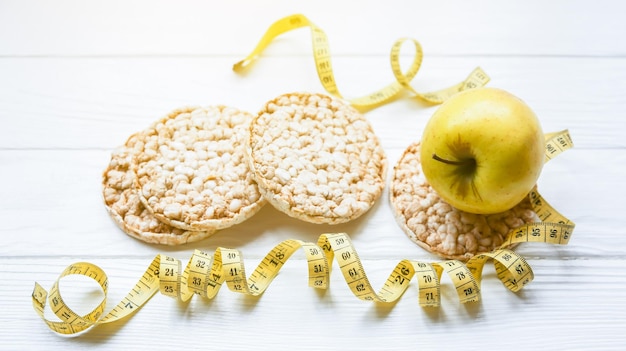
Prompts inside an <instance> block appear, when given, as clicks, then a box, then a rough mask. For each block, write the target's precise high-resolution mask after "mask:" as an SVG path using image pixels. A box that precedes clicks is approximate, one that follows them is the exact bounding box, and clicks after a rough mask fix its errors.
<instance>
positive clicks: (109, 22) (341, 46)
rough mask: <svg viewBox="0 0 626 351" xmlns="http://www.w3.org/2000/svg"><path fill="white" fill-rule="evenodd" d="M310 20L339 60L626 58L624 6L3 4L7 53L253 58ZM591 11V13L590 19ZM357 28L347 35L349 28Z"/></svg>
mask: <svg viewBox="0 0 626 351" xmlns="http://www.w3.org/2000/svg"><path fill="white" fill-rule="evenodd" d="M293 13H304V14H305V15H307V16H308V17H309V18H310V19H311V20H312V21H313V22H315V23H316V24H317V25H319V26H320V27H321V28H322V29H324V30H325V31H326V33H327V34H328V36H329V40H330V45H331V49H332V51H333V52H334V53H336V54H339V55H372V54H376V55H386V54H387V52H388V51H389V49H390V47H391V45H392V43H393V42H394V41H395V40H396V39H397V38H400V37H414V38H417V39H419V40H420V41H421V42H422V44H423V45H424V47H425V48H426V50H427V52H429V53H432V54H437V55H498V56H501V55H524V56H526V55H530V56H535V55H557V56H561V55H573V56H580V55H582V56H587V55H591V56H606V55H610V56H623V55H624V54H626V45H624V41H623V40H622V34H623V33H625V32H626V24H625V23H624V21H623V20H622V16H621V14H623V13H624V6H623V5H622V4H620V3H619V2H614V1H609V0H599V1H595V2H593V4H592V6H590V3H589V2H587V1H563V0H561V1H550V2H547V3H546V2H545V1H541V0H533V1H523V2H521V1H518V2H501V1H496V0H490V1H481V2H480V3H474V2H466V1H462V0H456V1H447V2H445V3H439V2H433V1H431V2H417V3H416V2H415V1H406V0H405V1H396V2H394V3H390V4H385V5H381V4H380V3H377V2H376V3H374V2H369V1H368V2H359V3H358V4H355V3H353V2H343V1H342V2H337V1H332V0H325V1H316V2H308V3H307V2H305V3H301V2H298V3H296V2H292V1H286V0H280V1H272V2H270V3H265V2H264V3H263V4H261V3H258V2H255V1H252V0H247V1H236V2H216V1H197V0H194V1H177V2H176V3H175V4H173V3H171V2H168V1H163V0H159V1H133V2H132V4H129V3H128V2H126V1H120V0H115V1H107V2H106V3H86V2H83V1H77V0H63V1H55V2H54V3H51V2H47V1H41V0H29V1H16V0H12V1H3V2H2V4H0V43H2V45H0V55H3V56H14V55H26V56H50V55H52V56H76V55H81V56H83V55H88V56H111V55H113V56H118V55H124V56H128V55H130V56H143V55H151V56H153V55H224V54H232V53H236V54H239V55H242V54H247V53H248V52H249V51H250V50H251V49H252V47H253V46H254V45H255V44H256V42H257V41H258V40H259V39H260V37H261V35H262V33H263V32H264V31H265V30H266V29H267V27H268V26H269V25H270V24H271V23H272V22H274V21H275V20H278V19H279V18H281V17H283V16H287V15H290V14H293ZM583 14H584V15H583ZM346 28H349V30H346ZM285 38H289V39H294V38H295V39H296V40H297V43H293V42H290V40H280V41H279V42H277V43H276V45H273V46H272V47H271V48H270V50H268V54H271V55H308V53H309V52H310V50H311V49H310V43H309V34H308V33H307V32H306V30H301V31H298V32H294V33H289V34H287V35H286V36H285Z"/></svg>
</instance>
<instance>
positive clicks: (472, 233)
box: [389, 142, 539, 261]
mask: <svg viewBox="0 0 626 351" xmlns="http://www.w3.org/2000/svg"><path fill="white" fill-rule="evenodd" d="M390 182H391V184H390V189H389V192H390V194H389V200H390V202H391V207H392V209H393V211H394V215H395V217H396V219H397V221H398V223H399V224H400V227H402V229H403V230H404V232H405V233H406V234H407V235H408V236H409V238H410V239H411V240H412V241H413V242H415V243H417V244H418V245H419V246H421V247H422V248H424V249H426V250H427V251H429V252H431V253H434V254H436V255H438V256H440V257H443V258H447V259H457V260H462V261H467V260H468V259H469V258H471V257H472V256H474V255H476V254H478V253H481V252H489V251H493V250H494V249H496V248H499V247H500V246H501V245H502V243H503V242H504V239H505V237H506V235H507V234H508V233H509V232H510V231H511V230H513V229H515V228H518V227H520V226H522V225H524V224H525V223H531V222H537V221H539V217H538V216H537V214H536V213H535V212H534V211H533V210H532V209H531V205H530V200H529V199H528V198H525V199H524V200H523V201H522V202H520V203H519V204H518V205H516V206H515V207H513V208H512V209H510V210H508V211H505V212H502V213H497V214H491V215H478V214H473V213H467V212H463V211H461V210H458V209H456V208H453V207H452V206H450V205H449V204H448V203H446V202H444V201H443V200H442V199H441V198H440V197H439V195H438V194H437V193H436V192H435V190H434V189H433V188H432V187H431V186H430V184H428V182H427V180H426V178H425V177H424V174H423V173H422V166H421V163H420V143H419V142H416V143H414V144H412V145H410V146H409V147H408V148H407V149H406V150H405V151H404V153H403V155H402V157H401V158H400V160H399V161H398V163H397V164H396V166H395V167H394V170H393V175H392V178H391V181H390Z"/></svg>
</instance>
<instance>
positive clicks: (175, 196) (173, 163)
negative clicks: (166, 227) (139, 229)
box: [134, 106, 265, 231]
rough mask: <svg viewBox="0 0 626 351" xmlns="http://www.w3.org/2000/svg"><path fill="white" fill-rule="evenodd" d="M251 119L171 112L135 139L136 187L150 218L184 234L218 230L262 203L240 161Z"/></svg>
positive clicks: (227, 113)
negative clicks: (138, 140) (137, 143)
mask: <svg viewBox="0 0 626 351" xmlns="http://www.w3.org/2000/svg"><path fill="white" fill-rule="evenodd" d="M251 118H252V115H251V114H249V113H248V112H244V111H241V110H238V109H236V108H233V107H226V106H209V107H198V108H186V109H182V110H176V111H174V112H172V113H170V114H169V115H168V116H166V117H164V118H162V119H161V120H159V121H157V122H155V123H154V124H153V125H152V126H151V127H150V128H148V129H146V130H144V131H143V132H142V133H140V134H139V137H140V138H141V142H142V147H141V148H140V150H139V152H138V153H137V157H136V158H135V165H134V170H135V174H136V176H137V177H136V180H137V182H136V184H137V185H136V186H137V187H138V189H139V191H138V194H139V197H140V199H141V201H142V202H143V204H144V205H145V206H146V208H148V209H149V210H150V211H151V212H152V213H153V214H154V216H155V217H156V218H157V219H159V220H160V221H163V222H165V223H168V224H170V225H171V226H174V227H177V228H181V229H185V230H202V231H210V230H216V229H223V228H226V227H230V226H232V225H234V224H237V223H240V222H242V221H244V220H245V219H248V218H249V217H251V216H252V215H254V214H255V213H257V212H258V211H259V209H260V208H261V207H262V206H263V204H264V203H265V201H264V199H263V197H262V196H261V194H260V193H259V190H258V187H257V185H256V183H255V182H254V180H253V176H252V174H251V173H250V170H249V169H248V163H247V162H246V161H245V158H246V152H245V144H246V142H247V134H248V126H249V123H250V120H251Z"/></svg>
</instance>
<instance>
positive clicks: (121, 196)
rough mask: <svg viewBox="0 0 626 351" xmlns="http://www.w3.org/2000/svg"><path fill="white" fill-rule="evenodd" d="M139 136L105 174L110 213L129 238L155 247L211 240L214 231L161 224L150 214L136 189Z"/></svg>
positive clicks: (104, 188) (119, 153)
mask: <svg viewBox="0 0 626 351" xmlns="http://www.w3.org/2000/svg"><path fill="white" fill-rule="evenodd" d="M137 141H138V140H137V137H136V135H132V136H131V137H130V138H128V141H127V142H126V144H124V146H121V147H119V148H117V149H115V150H114V151H113V152H112V154H111V161H110V162H109V165H108V167H107V169H106V170H105V171H104V173H103V175H102V194H103V197H104V204H105V206H106V209H107V211H108V212H109V214H110V215H111V217H112V218H113V220H114V221H115V223H117V225H118V226H119V227H120V228H121V229H122V230H123V231H124V232H125V233H127V234H128V235H130V236H132V237H134V238H137V239H139V240H142V241H145V242H148V243H152V244H165V245H180V244H185V243H189V242H193V241H198V240H202V239H204V238H207V237H209V236H210V235H211V234H213V233H214V232H215V231H186V230H182V229H178V228H174V227H172V226H170V225H167V224H165V223H162V222H160V221H159V220H157V219H156V217H154V216H153V215H152V213H151V212H150V211H148V210H147V209H146V208H145V207H144V205H143V203H142V202H141V200H140V199H139V196H138V195H137V191H136V189H135V187H134V182H135V173H134V172H133V170H132V169H131V164H132V160H133V157H134V155H135V154H136V152H137V147H138V144H137Z"/></svg>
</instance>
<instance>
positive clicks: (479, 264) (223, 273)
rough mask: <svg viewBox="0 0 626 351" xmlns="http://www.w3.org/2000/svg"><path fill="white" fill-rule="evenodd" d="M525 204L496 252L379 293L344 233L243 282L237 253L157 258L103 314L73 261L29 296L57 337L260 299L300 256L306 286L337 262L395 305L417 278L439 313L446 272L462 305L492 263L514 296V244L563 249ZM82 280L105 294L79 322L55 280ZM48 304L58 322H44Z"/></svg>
mask: <svg viewBox="0 0 626 351" xmlns="http://www.w3.org/2000/svg"><path fill="white" fill-rule="evenodd" d="M572 146H573V143H572V140H571V138H570V136H569V133H568V131H567V130H565V131H562V132H558V133H551V134H547V135H546V162H547V161H549V160H551V159H552V158H553V157H555V156H556V155H558V154H560V153H561V152H563V151H565V150H567V149H569V148H571V147H572ZM529 198H530V201H531V204H532V207H533V210H534V211H535V212H536V213H537V215H538V216H539V218H540V219H541V222H537V223H529V224H526V225H524V226H521V227H519V228H516V229H514V230H513V231H511V232H510V233H509V234H508V236H507V238H506V240H505V241H504V243H503V244H502V246H501V247H502V248H500V249H497V250H494V251H493V252H487V253H482V254H479V255H476V256H474V257H472V258H471V259H469V261H468V262H466V263H463V262H460V261H457V260H449V261H443V262H435V263H429V262H421V261H415V260H409V259H404V260H402V261H400V262H399V263H398V264H397V265H396V266H395V268H394V269H393V271H392V272H391V274H390V275H389V278H388V279H387V280H386V281H385V283H384V285H383V287H382V288H381V289H380V290H379V291H378V292H377V291H375V290H374V288H373V287H372V285H371V284H370V282H369V280H368V278H367V276H366V274H365V270H364V269H363V265H362V264H361V261H360V259H359V256H358V254H357V251H356V250H355V248H354V246H353V245H352V242H351V241H350V238H349V237H348V235H346V234H345V233H333V234H322V235H321V236H320V237H319V239H318V241H317V243H316V244H314V243H309V242H304V241H300V240H286V241H283V242H281V243H280V244H278V245H276V246H275V247H274V248H273V249H272V250H271V251H270V252H269V253H268V254H267V255H266V256H265V257H264V258H263V260H262V261H261V262H260V263H259V265H258V266H257V267H256V269H255V270H254V271H253V272H252V274H250V276H249V277H248V276H247V275H246V272H245V267H244V262H243V258H242V255H241V252H239V251H238V250H234V249H226V248H218V249H217V250H216V251H215V253H214V254H213V255H210V254H208V253H206V252H203V251H200V250H196V251H194V253H193V255H192V256H191V258H190V259H189V261H188V263H187V266H186V267H185V268H184V269H181V262H180V261H179V260H177V259H175V258H173V257H169V256H165V255H160V254H159V255H157V256H156V257H155V258H154V260H153V261H152V263H151V264H150V266H149V267H148V269H147V270H146V271H145V273H144V274H143V276H142V277H141V278H140V279H139V281H138V282H137V284H136V285H135V286H134V287H133V288H132V289H131V290H130V291H129V292H128V294H127V295H126V297H125V298H124V299H122V301H120V302H119V303H118V304H117V305H116V306H115V307H114V308H113V309H112V310H111V311H110V312H108V313H107V314H106V315H105V314H104V310H105V302H106V295H107V291H108V278H107V276H106V274H105V272H104V271H103V270H102V269H100V268H99V267H97V266H96V265H94V264H91V263H87V262H78V263H74V264H72V265H70V266H68V267H67V268H66V269H65V270H64V271H63V272H62V273H61V275H60V276H59V278H58V279H57V280H56V281H55V283H54V284H53V286H52V288H51V290H50V292H49V293H48V292H47V291H46V290H45V289H44V288H43V287H41V286H40V285H39V284H38V283H35V288H34V290H33V294H32V302H33V307H34V308H35V311H36V312H37V313H38V314H39V316H40V317H41V318H42V319H43V320H44V322H45V323H46V324H47V325H48V327H50V329H52V330H54V331H56V332H58V333H61V334H74V333H78V332H81V331H84V330H86V329H88V328H90V327H93V326H96V325H99V324H103V323H111V322H115V321H117V320H120V319H122V318H125V317H128V316H130V315H132V314H133V313H135V312H137V311H138V310H139V309H140V308H141V307H142V306H143V305H144V304H145V303H147V302H148V300H149V299H150V298H151V297H152V296H153V295H154V294H155V293H156V292H157V291H160V292H161V293H162V294H164V295H167V296H171V297H174V298H177V299H179V300H181V301H188V300H189V299H190V298H191V297H192V296H193V295H200V296H201V297H203V298H208V299H210V298H213V297H215V295H216V294H217V292H218V291H219V289H220V288H221V287H222V285H223V284H224V283H226V286H227V287H228V288H229V289H230V290H231V291H234V292H239V293H243V294H248V295H260V294H262V293H263V292H264V291H265V289H267V287H268V286H269V284H270V283H271V282H272V280H273V279H274V278H275V277H276V276H277V275H278V272H279V271H280V269H281V267H282V266H283V265H284V264H285V262H286V261H287V260H288V259H289V257H290V256H291V255H292V254H293V253H294V252H296V251H297V250H300V249H302V250H304V253H305V255H306V260H307V262H308V273H309V285H310V286H312V287H315V288H321V289H325V288H327V287H328V284H329V278H330V273H331V268H332V261H333V260H335V261H337V264H338V265H339V268H340V270H341V273H342V274H343V277H344V279H345V281H346V283H347V285H348V287H349V288H350V290H351V291H352V293H353V294H354V295H355V296H356V297H357V298H359V299H361V300H369V301H377V302H392V301H395V300H397V299H398V298H400V296H402V294H403V293H404V292H405V291H406V289H407V288H408V286H409V283H410V281H411V280H412V279H413V278H414V277H415V278H416V281H417V287H418V293H419V303H420V305H421V306H439V305H440V303H441V293H440V289H441V279H442V275H443V273H444V272H445V273H446V274H447V276H448V277H449V279H450V280H451V281H452V284H453V285H454V287H455V289H456V292H457V295H458V297H459V300H460V301H461V302H462V303H466V302H470V301H477V300H479V299H480V283H481V279H482V270H483V267H484V265H485V264H486V263H487V262H488V261H489V260H492V261H493V263H494V266H495V271H496V275H497V277H498V279H500V281H501V282H502V283H503V284H504V285H505V286H506V287H507V288H508V289H509V290H511V291H514V292H515V291H518V290H520V289H521V288H522V287H524V286H525V285H526V284H528V283H529V282H530V281H531V280H532V279H533V277H534V276H533V271H532V269H531V267H530V265H529V264H528V263H527V262H526V260H525V259H524V258H523V257H522V256H520V255H519V254H517V253H515V252H514V251H512V250H509V249H506V248H505V247H509V246H511V245H513V244H517V243H524V242H543V243H548V244H559V245H565V244H567V243H568V241H569V239H570V237H571V234H572V231H573V230H574V223H572V222H571V221H570V220H569V219H567V218H566V217H564V216H563V215H561V214H560V213H559V212H558V211H556V210H555V209H554V208H553V207H552V206H550V205H549V204H548V203H547V202H546V201H545V199H543V197H542V196H541V195H540V194H539V193H538V192H537V190H536V189H533V190H532V191H531V192H530V194H529ZM73 274H78V275H84V276H87V277H90V278H92V279H93V280H95V281H96V282H97V283H98V284H99V285H100V287H101V288H102V292H103V295H104V296H103V299H102V301H101V302H100V303H99V304H98V305H97V306H96V307H95V308H94V309H93V310H92V311H91V312H89V313H87V314H86V315H82V316H81V315H78V314H77V313H76V312H74V311H73V310H72V309H71V308H70V307H69V306H67V305H66V304H65V302H64V301H63V298H62V297H61V293H60V292H59V281H60V280H61V278H63V277H66V276H68V275H73ZM46 302H48V303H49V305H50V308H51V309H52V311H53V312H54V314H55V315H56V316H57V317H58V318H59V319H60V320H59V321H51V320H48V319H47V318H46V317H45V316H44V309H45V306H46Z"/></svg>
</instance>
